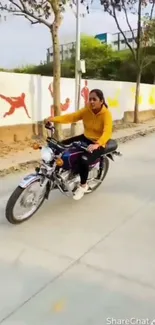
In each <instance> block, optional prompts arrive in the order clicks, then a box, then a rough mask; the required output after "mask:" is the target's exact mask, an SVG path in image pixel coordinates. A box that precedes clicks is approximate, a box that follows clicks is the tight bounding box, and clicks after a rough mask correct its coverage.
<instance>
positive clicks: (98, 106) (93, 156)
mask: <svg viewBox="0 0 155 325" xmlns="http://www.w3.org/2000/svg"><path fill="white" fill-rule="evenodd" d="M80 120H82V121H83V125H84V134H82V135H79V136H76V137H73V138H70V139H67V140H65V141H63V143H65V144H70V143H72V142H73V141H82V142H85V143H86V144H87V145H88V150H89V152H88V153H87V152H84V153H83V154H82V155H81V158H80V161H79V164H78V166H79V175H80V178H81V184H80V186H79V187H78V188H77V190H76V191H75V192H74V196H73V198H74V199H75V200H80V199H81V198H82V197H83V196H84V194H85V193H86V192H88V191H89V187H88V184H87V179H88V173H89V165H91V164H93V162H95V161H96V160H97V159H98V158H100V156H101V155H103V154H104V150H105V149H104V148H105V146H106V143H107V142H108V140H110V139H111V136H112V115H111V113H110V111H109V110H108V106H107V104H106V102H105V99H104V95H103V92H102V91H101V90H100V89H93V90H91V92H90V94H89V103H88V105H87V106H86V107H84V108H83V109H80V110H79V111H77V112H75V113H71V114H65V115H63V116H56V117H49V118H48V121H49V122H54V123H62V124H67V123H74V122H77V121H80Z"/></svg>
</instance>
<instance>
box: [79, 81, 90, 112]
mask: <svg viewBox="0 0 155 325" xmlns="http://www.w3.org/2000/svg"><path fill="white" fill-rule="evenodd" d="M81 96H82V97H83V99H84V104H85V106H87V104H88V102H89V88H88V81H87V80H85V85H84V87H83V88H82V89H81Z"/></svg>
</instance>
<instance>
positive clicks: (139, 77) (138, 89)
mask: <svg viewBox="0 0 155 325" xmlns="http://www.w3.org/2000/svg"><path fill="white" fill-rule="evenodd" d="M141 75H142V72H141V70H140V69H139V70H138V72H137V80H136V94H135V106H134V123H138V122H139V118H138V108H139V102H138V101H139V95H140V82H141Z"/></svg>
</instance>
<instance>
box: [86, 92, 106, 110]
mask: <svg viewBox="0 0 155 325" xmlns="http://www.w3.org/2000/svg"><path fill="white" fill-rule="evenodd" d="M92 93H95V94H96V96H97V97H98V98H99V99H100V101H103V105H104V106H105V107H106V108H108V105H107V103H106V101H105V98H104V95H103V92H102V90H100V89H92V90H91V91H90V94H92Z"/></svg>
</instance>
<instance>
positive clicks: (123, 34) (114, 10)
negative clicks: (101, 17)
mask: <svg viewBox="0 0 155 325" xmlns="http://www.w3.org/2000/svg"><path fill="white" fill-rule="evenodd" d="M112 8H113V17H114V19H115V22H116V25H117V28H118V30H119V31H120V33H121V34H122V36H123V37H124V40H125V43H126V45H127V46H128V48H129V49H130V51H131V53H132V55H133V58H134V60H135V62H136V54H135V51H134V49H133V48H132V46H131V45H130V43H129V42H128V39H127V37H126V35H125V33H124V32H123V30H122V28H121V27H120V24H119V22H118V18H117V15H116V9H115V7H114V6H113V7H112Z"/></svg>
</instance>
